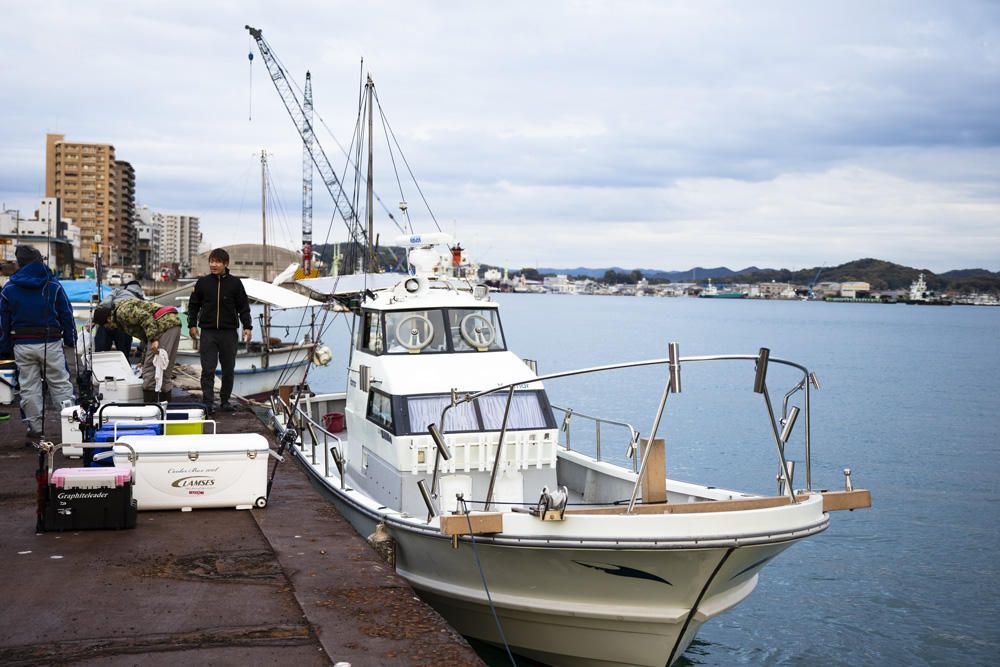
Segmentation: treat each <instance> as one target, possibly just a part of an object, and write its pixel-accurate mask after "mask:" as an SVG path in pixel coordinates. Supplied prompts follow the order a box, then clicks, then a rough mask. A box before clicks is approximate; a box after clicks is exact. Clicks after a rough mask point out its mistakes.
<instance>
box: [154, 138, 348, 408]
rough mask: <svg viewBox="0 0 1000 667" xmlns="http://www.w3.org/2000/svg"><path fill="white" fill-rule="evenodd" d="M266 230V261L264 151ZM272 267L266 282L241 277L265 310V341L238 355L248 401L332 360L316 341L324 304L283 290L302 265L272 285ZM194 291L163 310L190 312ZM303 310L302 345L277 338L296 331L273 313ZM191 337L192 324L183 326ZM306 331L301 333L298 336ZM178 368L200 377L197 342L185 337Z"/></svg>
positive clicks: (238, 374) (261, 323)
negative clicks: (189, 327)
mask: <svg viewBox="0 0 1000 667" xmlns="http://www.w3.org/2000/svg"><path fill="white" fill-rule="evenodd" d="M260 165H261V227H262V232H263V239H264V242H263V248H264V257H265V258H266V257H267V256H268V254H267V213H266V211H267V187H266V184H267V181H268V168H267V154H266V153H265V152H264V151H261V154H260ZM268 268H269V267H268V262H267V260H266V259H265V261H264V266H263V277H264V280H256V279H253V278H241V281H242V282H243V287H244V289H245V290H246V293H247V298H248V299H249V300H250V303H251V304H254V305H257V306H262V308H261V312H259V313H258V317H257V318H256V319H257V321H256V323H255V324H256V326H255V331H256V332H257V335H259V336H260V338H259V339H258V340H255V341H251V342H250V343H248V344H245V345H244V344H243V343H241V344H240V346H239V348H238V349H237V352H236V368H235V371H234V378H233V393H234V394H236V395H237V396H242V397H244V398H266V397H268V396H269V395H270V394H271V393H272V392H274V391H275V389H276V388H277V387H279V386H283V385H291V386H298V385H301V384H302V383H304V382H305V378H306V373H307V371H308V368H309V365H310V363H313V362H315V363H317V364H318V365H325V364H327V363H329V361H330V359H331V356H330V352H329V349H328V348H326V347H325V346H323V345H322V344H320V343H319V342H318V341H317V335H316V332H317V327H316V310H317V309H318V308H321V307H322V306H323V305H324V304H323V303H321V302H318V301H314V300H312V299H310V298H308V297H306V296H303V295H301V294H299V293H298V292H295V291H292V290H290V289H286V288H284V287H281V285H280V283H282V282H284V281H285V280H287V279H288V278H290V277H291V276H293V275H294V274H295V270H296V269H297V268H298V266H297V265H295V264H293V265H291V266H289V267H288V268H286V269H285V270H284V271H282V272H281V273H280V274H278V276H276V277H275V279H274V281H273V282H267V279H268ZM193 289H194V286H193V284H192V285H189V286H187V287H184V288H180V289H178V290H175V291H174V292H171V293H170V294H169V296H168V297H166V298H164V299H163V304H164V305H172V306H175V307H177V309H178V310H180V311H181V312H182V313H186V312H187V301H188V299H189V298H190V295H191V292H192V291H193ZM291 309H297V310H304V311H307V314H306V315H303V317H302V318H301V319H300V322H299V324H298V325H296V326H295V329H296V335H297V336H301V337H300V338H298V340H297V341H295V340H293V341H287V340H283V339H281V338H279V337H276V336H273V335H272V334H273V333H275V332H276V331H277V330H278V329H282V328H283V329H286V330H287V331H288V333H290V330H291V328H292V327H291V326H289V325H285V326H282V327H277V328H276V327H274V326H273V325H272V320H271V312H272V310H291ZM183 330H184V333H185V334H186V333H187V322H186V319H185V322H184V326H183ZM299 332H302V333H299ZM177 363H178V364H182V365H183V366H184V367H185V370H186V371H187V372H188V374H189V375H190V376H192V377H198V376H200V374H201V357H200V355H199V352H198V341H196V340H192V339H191V338H190V337H187V336H186V335H185V336H183V337H182V338H181V342H180V345H179V346H178V348H177ZM215 375H216V378H217V381H218V378H221V376H222V371H221V370H220V369H218V368H217V369H216V371H215Z"/></svg>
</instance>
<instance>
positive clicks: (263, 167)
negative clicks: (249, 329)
mask: <svg viewBox="0 0 1000 667" xmlns="http://www.w3.org/2000/svg"><path fill="white" fill-rule="evenodd" d="M260 225H261V231H262V233H261V238H262V241H263V243H262V246H261V251H262V252H263V262H262V263H263V266H262V267H261V269H262V270H263V273H262V276H261V277H262V279H263V280H264V282H265V283H266V282H268V280H269V275H268V270H267V264H268V260H269V259H270V257H269V255H270V253H269V252H268V250H267V152H266V151H265V150H264V149H263V148H262V149H261V150H260ZM270 328H271V308H270V307H269V306H268V305H267V304H266V303H265V304H264V319H263V320H262V321H261V326H260V343H261V352H262V357H261V366H262V367H263V368H267V367H268V366H269V359H268V352H269V349H268V344H269V343H270V341H271V331H270Z"/></svg>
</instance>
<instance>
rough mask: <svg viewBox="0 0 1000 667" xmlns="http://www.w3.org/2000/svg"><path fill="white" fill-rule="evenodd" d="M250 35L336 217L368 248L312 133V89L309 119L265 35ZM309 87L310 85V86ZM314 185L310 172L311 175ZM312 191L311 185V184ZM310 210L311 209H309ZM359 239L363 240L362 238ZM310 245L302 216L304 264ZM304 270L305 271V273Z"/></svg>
mask: <svg viewBox="0 0 1000 667" xmlns="http://www.w3.org/2000/svg"><path fill="white" fill-rule="evenodd" d="M245 27H246V29H247V30H248V31H249V32H250V36H251V37H253V38H254V41H255V42H257V50H258V51H260V55H261V57H262V58H263V59H264V63H265V64H266V65H267V71H268V72H269V73H270V75H271V82H272V83H274V88H275V90H277V91H278V96H279V97H280V98H281V101H282V102H283V103H284V105H285V110H286V111H288V115H289V116H290V117H291V119H292V122H293V123H294V124H295V129H297V130H298V132H299V136H301V137H302V144H303V147H304V149H305V150H307V151H308V153H309V155H310V157H311V158H312V163H313V164H314V165H316V169H317V170H318V171H319V175H320V178H322V179H323V184H324V185H325V186H326V189H327V192H329V193H330V197H331V198H332V199H333V203H334V207H335V208H336V209H337V213H338V214H339V215H340V217H341V218H342V219H343V220H344V223H345V224H346V225H347V229H348V233H349V234H350V236H351V238H352V239H353V240H355V241H357V242H359V243H361V244H363V245H367V239H366V238H365V237H366V234H365V231H364V229H363V228H361V227H360V226H359V225H358V217H357V213H356V212H355V210H354V206H353V205H352V204H351V199H350V196H349V194H348V193H347V192H345V191H344V186H343V184H342V183H341V181H340V179H339V178H337V174H336V172H335V171H334V169H333V166H332V165H331V164H330V160H329V158H327V156H326V152H325V151H324V150H323V146H322V145H321V144H320V142H319V139H318V138H317V137H316V133H315V131H314V130H313V124H312V104H311V86H310V88H309V90H310V102H309V113H308V115H307V113H306V109H305V108H304V107H303V105H302V103H301V102H300V101H299V98H298V97H297V96H296V95H295V91H294V90H292V86H291V83H290V82H289V80H288V76H287V75H286V74H285V71H284V69H283V68H282V66H281V64H280V63H278V60H277V58H275V56H274V52H273V51H272V50H271V47H270V45H268V43H267V41H266V40H265V39H264V36H263V34H262V31H261V30H260V29H258V28H253V27H251V26H245ZM307 85H308V84H307ZM310 181H311V172H310ZM310 189H311V183H310ZM305 194H306V193H305V186H304V184H303V200H304V198H305ZM310 208H311V205H310ZM359 237H360V238H359ZM307 239H308V240H307ZM307 243H308V244H309V250H310V254H311V250H312V217H311V215H310V219H309V229H308V230H307V229H306V220H305V215H303V229H302V246H303V260H304V259H305V257H304V255H305V250H306V244H307ZM304 268H305V267H303V269H304Z"/></svg>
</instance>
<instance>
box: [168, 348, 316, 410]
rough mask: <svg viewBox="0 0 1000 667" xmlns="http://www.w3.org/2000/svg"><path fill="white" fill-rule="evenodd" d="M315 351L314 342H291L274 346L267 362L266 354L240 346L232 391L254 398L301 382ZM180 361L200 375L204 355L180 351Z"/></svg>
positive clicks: (190, 370) (188, 350)
mask: <svg viewBox="0 0 1000 667" xmlns="http://www.w3.org/2000/svg"><path fill="white" fill-rule="evenodd" d="M312 353H313V346H312V345H291V346H288V347H283V348H279V349H274V350H271V351H270V353H269V354H268V355H267V362H266V364H267V365H265V360H264V355H262V354H260V353H254V352H247V351H246V350H242V349H241V350H240V351H239V352H237V354H236V368H235V371H234V374H233V393H234V394H236V395H237V396H243V397H246V398H255V397H261V396H269V395H270V394H271V393H272V392H273V391H274V390H275V388H276V387H278V386H279V385H299V384H302V383H303V382H304V381H305V377H306V371H307V369H308V366H309V360H310V358H311V357H312ZM177 363H178V364H183V365H185V366H187V367H188V372H189V373H192V374H193V375H194V376H195V377H198V376H200V375H201V357H200V356H199V354H198V351H197V350H192V349H184V348H181V349H179V350H177ZM215 376H216V378H220V377H221V376H222V371H221V370H219V369H216V371H215Z"/></svg>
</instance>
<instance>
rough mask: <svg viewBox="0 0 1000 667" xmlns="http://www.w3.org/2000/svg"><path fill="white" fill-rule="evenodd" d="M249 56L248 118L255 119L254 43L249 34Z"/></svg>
mask: <svg viewBox="0 0 1000 667" xmlns="http://www.w3.org/2000/svg"><path fill="white" fill-rule="evenodd" d="M247 58H248V59H249V60H250V103H249V109H248V111H247V120H248V121H253V43H252V42H251V41H250V36H249V35H247Z"/></svg>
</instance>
